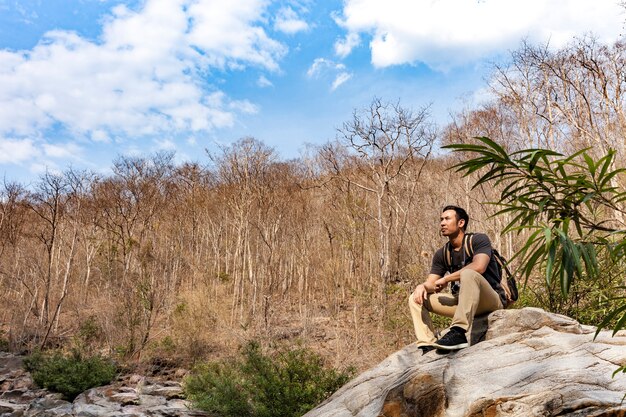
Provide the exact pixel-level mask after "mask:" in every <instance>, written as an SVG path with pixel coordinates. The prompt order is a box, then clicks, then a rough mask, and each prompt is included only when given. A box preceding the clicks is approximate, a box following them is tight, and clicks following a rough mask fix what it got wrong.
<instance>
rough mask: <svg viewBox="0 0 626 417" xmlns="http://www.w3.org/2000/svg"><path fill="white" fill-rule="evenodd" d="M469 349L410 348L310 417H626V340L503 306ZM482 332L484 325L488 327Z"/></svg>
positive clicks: (308, 416)
mask: <svg viewBox="0 0 626 417" xmlns="http://www.w3.org/2000/svg"><path fill="white" fill-rule="evenodd" d="M474 327H475V329H474V332H473V334H472V340H473V341H475V340H481V339H484V340H483V341H481V342H480V343H475V342H474V343H475V344H473V345H472V346H471V347H469V348H467V349H463V350H461V351H458V352H455V353H449V354H445V355H440V354H438V353H437V352H436V351H432V352H430V353H428V354H426V355H422V354H421V352H420V351H419V350H418V349H417V348H416V347H415V345H409V346H407V347H405V348H404V349H402V350H401V351H399V352H396V353H394V354H393V355H391V356H389V357H388V358H387V359H385V360H384V361H383V362H382V363H380V364H379V365H378V366H376V367H375V368H372V369H370V370H368V371H366V372H365V373H363V374H361V375H359V376H358V377H357V378H355V379H354V380H352V381H350V382H349V383H348V384H346V385H345V386H344V387H342V388H341V389H340V390H339V391H337V392H336V393H335V394H334V395H333V396H332V397H331V398H329V399H328V400H327V401H326V402H324V403H322V404H321V405H320V406H318V407H317V408H315V409H314V410H312V411H310V412H309V413H307V414H306V415H305V416H306V417H319V416H325V417H344V416H345V417H352V416H359V417H376V416H384V417H405V416H424V417H425V416H431V417H438V416H446V417H456V416H459V417H461V416H463V417H483V416H490V417H498V416H506V417H516V416H519V417H529V416H530V417H532V416H546V417H547V416H557V415H558V416H570V417H578V416H580V417H582V416H598V417H599V416H604V417H609V416H624V415H625V414H626V403H622V402H621V401H622V397H623V396H624V394H625V393H626V376H623V375H621V374H620V375H616V377H615V378H612V374H613V372H614V371H615V370H616V369H617V367H618V366H620V365H622V364H625V363H626V335H623V334H622V335H619V334H618V335H616V336H615V337H611V335H610V332H604V331H603V332H601V333H600V334H599V336H598V338H597V339H596V340H593V335H594V333H595V328H593V327H590V326H581V325H580V324H579V323H577V322H576V321H574V320H572V319H570V318H568V317H565V316H560V315H557V314H550V313H547V312H545V311H543V310H541V309H536V308H524V309H519V310H500V311H496V312H494V313H491V314H490V315H489V316H488V317H486V318H484V319H482V322H480V320H479V322H478V323H476V324H475V326H474ZM481 327H482V329H481Z"/></svg>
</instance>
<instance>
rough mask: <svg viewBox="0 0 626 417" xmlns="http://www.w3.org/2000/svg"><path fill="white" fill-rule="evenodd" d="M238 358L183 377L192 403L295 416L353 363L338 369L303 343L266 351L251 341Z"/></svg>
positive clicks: (253, 416) (239, 414)
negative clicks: (272, 353) (283, 349)
mask: <svg viewBox="0 0 626 417" xmlns="http://www.w3.org/2000/svg"><path fill="white" fill-rule="evenodd" d="M241 355H242V358H241V359H231V360H226V361H222V362H213V363H208V364H203V365H200V366H198V367H196V368H195V369H194V371H193V372H192V373H191V375H190V376H188V377H187V378H186V379H185V381H184V387H185V392H186V394H187V397H188V398H189V399H190V400H191V401H192V403H193V404H194V406H195V407H197V408H200V409H202V410H205V411H207V412H209V413H210V414H212V415H219V416H221V417H270V416H271V417H297V416H301V415H303V414H305V413H306V412H307V411H309V410H311V409H312V408H313V407H315V406H316V405H317V404H319V403H320V402H321V401H323V400H324V399H326V398H327V397H329V396H330V395H331V394H332V393H333V392H334V391H335V390H337V389H338V388H339V387H341V386H342V385H343V384H345V383H346V382H347V381H348V379H349V378H350V377H351V376H352V374H353V371H352V370H351V369H349V370H345V371H336V370H334V369H329V368H327V367H325V366H324V364H323V361H322V358H321V357H320V356H319V355H317V354H315V353H313V352H311V351H309V350H307V349H303V348H298V349H294V350H289V351H287V350H285V351H280V352H278V353H277V354H275V355H272V356H270V355H265V354H263V353H262V352H261V348H260V346H259V345H258V344H257V343H254V342H251V343H249V344H248V345H246V346H245V347H244V348H243V349H242V351H241Z"/></svg>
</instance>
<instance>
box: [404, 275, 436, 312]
mask: <svg viewBox="0 0 626 417" xmlns="http://www.w3.org/2000/svg"><path fill="white" fill-rule="evenodd" d="M440 279H441V275H437V274H428V277H427V278H426V281H424V283H422V284H419V285H418V286H417V287H416V288H415V291H413V295H412V297H413V301H415V302H416V303H417V304H420V305H421V304H422V303H423V302H424V301H426V298H427V297H428V294H430V293H433V292H439V291H441V290H442V289H443V287H442V286H439V285H437V284H436V283H437V281H438V280H440Z"/></svg>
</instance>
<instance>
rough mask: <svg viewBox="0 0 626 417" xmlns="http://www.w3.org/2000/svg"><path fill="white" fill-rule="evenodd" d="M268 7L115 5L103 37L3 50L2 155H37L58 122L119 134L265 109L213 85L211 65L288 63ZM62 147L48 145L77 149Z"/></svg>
mask: <svg viewBox="0 0 626 417" xmlns="http://www.w3.org/2000/svg"><path fill="white" fill-rule="evenodd" d="M268 5H269V2H268V1H266V0H238V1H236V2H223V1H220V0H147V1H146V2H145V3H144V4H143V7H142V8H141V9H140V10H138V11H134V10H130V9H129V8H127V7H125V6H117V7H115V8H114V9H113V10H112V13H111V15H110V16H108V17H107V18H106V19H105V20H104V23H103V27H102V35H101V36H100V38H99V39H98V40H97V41H92V40H88V39H86V38H83V37H81V36H79V35H78V34H76V33H74V32H68V31H62V30H56V31H51V32H48V33H46V34H45V36H44V38H43V39H42V40H41V41H40V42H39V44H37V45H36V46H35V47H34V48H33V49H32V50H24V51H17V52H14V51H9V50H0V138H1V137H2V136H5V137H12V139H0V155H2V156H0V162H3V161H4V160H5V159H4V158H7V159H6V161H7V162H9V161H11V162H14V161H16V160H24V159H23V158H27V157H28V155H30V157H32V156H33V155H35V154H36V152H35V150H34V142H33V141H32V140H31V139H27V138H32V137H37V138H42V137H44V136H45V135H46V132H50V131H51V129H62V130H63V131H64V132H67V134H69V135H74V136H75V137H77V138H78V137H80V138H83V139H85V138H88V139H90V140H93V141H96V142H109V141H111V138H116V140H117V139H119V138H120V137H141V136H145V135H157V134H158V135H161V136H162V135H163V134H167V133H172V132H175V133H180V132H187V133H189V134H192V133H193V132H206V131H210V130H212V129H215V128H220V127H229V126H232V125H233V124H234V121H235V118H236V116H237V114H238V113H241V112H243V113H254V112H256V111H258V109H256V107H255V106H254V105H253V104H252V103H250V102H248V101H246V100H239V101H234V100H232V99H231V98H230V97H228V96H226V95H225V94H224V93H223V92H221V91H219V90H216V89H215V88H214V87H212V86H211V85H210V83H211V71H213V70H220V71H221V70H229V69H238V68H245V67H248V66H255V67H260V68H262V69H265V70H269V71H276V70H278V69H279V64H278V63H279V61H280V59H281V58H282V57H283V56H284V54H285V53H286V52H287V48H286V46H284V45H283V44H281V43H280V42H278V41H276V40H274V39H271V38H270V37H269V36H268V35H267V33H266V31H265V30H264V29H263V25H264V24H266V23H267V22H266V21H265V20H264V19H265V18H264V13H266V8H267V6H268ZM55 146H56V145H54V146H52V145H50V146H47V147H45V146H40V147H39V148H40V151H42V152H44V153H45V154H46V155H47V156H48V157H62V156H69V153H66V154H64V151H63V149H67V148H63V149H61V148H56V147H55ZM64 146H65V145H64ZM76 150H77V149H73V151H76ZM9 151H10V152H9ZM70 153H71V152H70ZM4 155H15V156H10V157H9V156H8V157H5V156H4Z"/></svg>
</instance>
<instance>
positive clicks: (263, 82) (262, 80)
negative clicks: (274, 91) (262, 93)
mask: <svg viewBox="0 0 626 417" xmlns="http://www.w3.org/2000/svg"><path fill="white" fill-rule="evenodd" d="M256 85H258V86H259V87H261V88H265V87H273V86H274V84H272V82H271V81H270V80H268V79H267V78H266V77H265V76H264V75H261V76H260V77H259V79H258V80H257V81H256Z"/></svg>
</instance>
